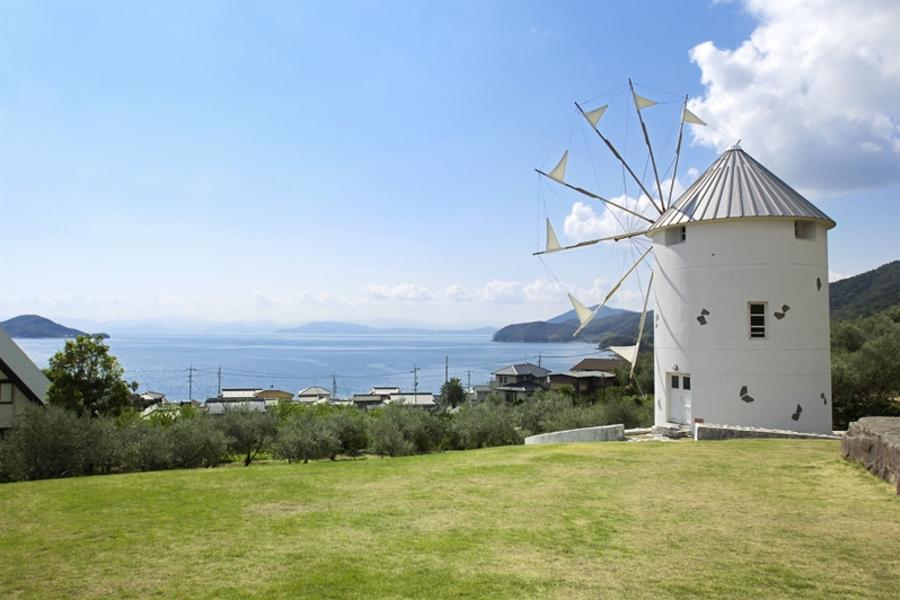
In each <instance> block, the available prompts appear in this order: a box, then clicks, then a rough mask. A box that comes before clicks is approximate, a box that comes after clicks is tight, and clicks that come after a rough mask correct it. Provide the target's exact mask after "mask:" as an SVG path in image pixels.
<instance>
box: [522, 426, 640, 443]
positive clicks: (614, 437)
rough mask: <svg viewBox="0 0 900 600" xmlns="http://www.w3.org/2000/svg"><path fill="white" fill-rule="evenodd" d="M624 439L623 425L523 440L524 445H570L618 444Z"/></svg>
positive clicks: (540, 435) (541, 435)
mask: <svg viewBox="0 0 900 600" xmlns="http://www.w3.org/2000/svg"><path fill="white" fill-rule="evenodd" d="M624 439H625V426H624V425H602V426H600V427H582V428H580V429H567V430H565V431H553V432H551V433H540V434H538V435H530V436H528V437H527V438H525V445H526V446H531V445H533V444H571V443H575V442H619V441H623V440H624Z"/></svg>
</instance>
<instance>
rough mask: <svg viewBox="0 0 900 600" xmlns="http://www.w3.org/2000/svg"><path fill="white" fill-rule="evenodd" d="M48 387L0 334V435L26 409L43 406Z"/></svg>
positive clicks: (31, 364) (20, 353) (33, 368)
mask: <svg viewBox="0 0 900 600" xmlns="http://www.w3.org/2000/svg"><path fill="white" fill-rule="evenodd" d="M49 386H50V382H49V381H48V380H47V377H46V376H45V375H44V374H43V373H42V372H41V370H40V369H39V368H38V367H37V365H35V364H34V363H33V362H32V361H31V359H30V358H28V356H27V355H26V354H25V353H24V352H23V351H22V349H21V348H19V346H18V345H17V344H16V343H15V342H14V341H12V339H11V338H10V337H9V336H8V335H6V334H5V333H3V332H2V331H0V435H2V434H3V432H4V431H6V430H7V429H9V428H10V427H12V426H13V424H14V421H15V418H16V417H18V416H19V415H21V414H22V412H24V410H25V408H26V407H27V406H29V405H32V404H35V405H44V404H46V403H47V388H48V387H49Z"/></svg>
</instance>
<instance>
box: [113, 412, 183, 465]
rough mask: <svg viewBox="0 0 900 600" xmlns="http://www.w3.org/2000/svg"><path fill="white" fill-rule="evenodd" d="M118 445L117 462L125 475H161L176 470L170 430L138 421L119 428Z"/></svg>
mask: <svg viewBox="0 0 900 600" xmlns="http://www.w3.org/2000/svg"><path fill="white" fill-rule="evenodd" d="M117 441H118V444H117V449H116V457H115V461H116V464H118V466H119V470H121V471H158V470H162V469H171V468H173V467H174V466H175V456H174V450H173V448H172V439H171V436H169V435H168V428H167V427H164V426H162V425H158V424H153V423H148V422H147V421H134V422H131V423H128V424H125V425H123V426H121V427H120V428H119V430H118V435H117Z"/></svg>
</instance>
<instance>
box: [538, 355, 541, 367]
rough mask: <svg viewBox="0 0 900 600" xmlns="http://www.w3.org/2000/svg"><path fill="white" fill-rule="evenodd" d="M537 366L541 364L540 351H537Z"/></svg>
mask: <svg viewBox="0 0 900 600" xmlns="http://www.w3.org/2000/svg"><path fill="white" fill-rule="evenodd" d="M538 366H541V353H540V352H538Z"/></svg>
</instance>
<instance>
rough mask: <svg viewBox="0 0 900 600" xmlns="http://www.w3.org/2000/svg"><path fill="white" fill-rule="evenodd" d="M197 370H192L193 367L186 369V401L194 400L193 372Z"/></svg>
mask: <svg viewBox="0 0 900 600" xmlns="http://www.w3.org/2000/svg"><path fill="white" fill-rule="evenodd" d="M196 370H197V369H195V368H194V365H191V366H190V367H189V368H188V370H187V371H188V401H193V399H194V371H196Z"/></svg>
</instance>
